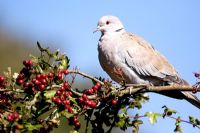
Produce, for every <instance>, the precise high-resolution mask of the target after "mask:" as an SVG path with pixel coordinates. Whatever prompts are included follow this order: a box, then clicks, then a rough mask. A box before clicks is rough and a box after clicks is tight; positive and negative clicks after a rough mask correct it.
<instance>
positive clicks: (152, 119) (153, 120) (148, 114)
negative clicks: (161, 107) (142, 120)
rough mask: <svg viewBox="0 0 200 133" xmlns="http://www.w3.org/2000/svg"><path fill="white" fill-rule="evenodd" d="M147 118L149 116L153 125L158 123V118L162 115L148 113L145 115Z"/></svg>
mask: <svg viewBox="0 0 200 133" xmlns="http://www.w3.org/2000/svg"><path fill="white" fill-rule="evenodd" d="M145 116H147V117H148V118H149V122H150V123H151V124H155V123H156V122H157V118H158V117H160V116H162V115H161V114H159V113H154V112H147V113H145Z"/></svg>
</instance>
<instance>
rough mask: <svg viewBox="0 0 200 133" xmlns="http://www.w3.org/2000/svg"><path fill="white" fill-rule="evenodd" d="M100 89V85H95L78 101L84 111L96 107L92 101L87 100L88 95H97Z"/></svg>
mask: <svg viewBox="0 0 200 133" xmlns="http://www.w3.org/2000/svg"><path fill="white" fill-rule="evenodd" d="M100 88H101V84H100V83H98V82H97V83H96V84H95V85H94V86H93V87H91V88H90V89H87V90H86V91H85V93H84V94H83V95H82V97H80V98H79V99H78V101H79V103H80V104H81V105H82V106H83V108H84V109H87V108H88V107H89V108H95V107H96V106H97V104H96V102H95V101H94V100H89V99H88V95H92V94H95V93H97V91H98V90H99V89H100Z"/></svg>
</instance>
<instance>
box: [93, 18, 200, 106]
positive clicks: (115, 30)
mask: <svg viewBox="0 0 200 133" xmlns="http://www.w3.org/2000/svg"><path fill="white" fill-rule="evenodd" d="M96 31H99V32H101V36H100V39H99V41H98V58H99V62H100V65H101V67H102V68H103V70H104V71H105V72H106V73H107V74H108V75H109V76H110V77H111V79H112V80H114V81H115V82H117V83H121V82H122V81H124V82H125V83H127V84H146V85H153V86H166V85H188V86H189V83H188V82H187V81H186V80H184V79H183V78H181V77H180V75H179V74H178V72H177V71H176V69H175V68H174V67H173V66H172V65H171V64H170V63H169V61H168V60H167V59H166V58H165V57H164V56H163V55H162V54H161V53H159V52H158V51H157V50H156V49H155V48H154V47H153V46H152V45H151V44H150V43H148V42H147V41H146V40H144V39H143V38H142V37H140V36H138V35H136V34H133V33H129V32H127V31H126V30H125V28H124V26H123V24H122V22H121V21H120V19H119V18H118V17H116V16H112V15H106V16H103V17H101V18H100V19H99V21H98V23H97V28H96V30H95V31H94V32H96ZM159 93H160V94H162V95H165V96H168V97H171V98H176V99H185V100H187V101H188V102H190V103H191V104H193V105H194V106H196V107H198V108H199V109H200V100H199V99H198V98H197V97H196V96H195V95H194V94H193V93H191V92H189V91H167V92H166V91H165V92H164V91H163V92H159Z"/></svg>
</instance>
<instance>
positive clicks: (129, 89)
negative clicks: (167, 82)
mask: <svg viewBox="0 0 200 133" xmlns="http://www.w3.org/2000/svg"><path fill="white" fill-rule="evenodd" d="M177 90H178V91H193V90H195V91H196V92H199V91H200V87H193V86H186V85H172V86H151V85H144V84H141V85H140V84H136V85H135V84H132V85H128V86H125V87H122V88H120V90H118V92H117V93H118V95H119V96H123V95H125V94H135V93H137V92H161V91H162V92H163V91H177Z"/></svg>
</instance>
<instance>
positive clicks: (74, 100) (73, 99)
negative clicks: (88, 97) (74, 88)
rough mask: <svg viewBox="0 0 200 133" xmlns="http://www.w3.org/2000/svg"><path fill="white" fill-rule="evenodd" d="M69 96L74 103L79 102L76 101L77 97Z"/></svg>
mask: <svg viewBox="0 0 200 133" xmlns="http://www.w3.org/2000/svg"><path fill="white" fill-rule="evenodd" d="M68 98H69V100H70V101H72V102H73V103H75V104H77V102H76V99H75V98H73V97H71V96H68Z"/></svg>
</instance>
